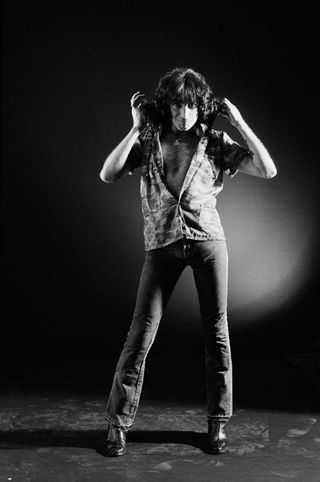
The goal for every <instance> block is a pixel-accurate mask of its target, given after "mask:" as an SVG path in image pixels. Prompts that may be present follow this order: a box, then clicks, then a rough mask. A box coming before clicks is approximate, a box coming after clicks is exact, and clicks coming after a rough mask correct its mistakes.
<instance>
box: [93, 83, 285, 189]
mask: <svg viewBox="0 0 320 482" xmlns="http://www.w3.org/2000/svg"><path fill="white" fill-rule="evenodd" d="M144 102H146V98H145V96H144V94H141V93H140V92H136V93H135V94H133V96H132V97H131V102H130V104H131V114H132V119H133V126H132V128H131V130H130V131H129V132H128V134H127V135H126V136H125V137H124V138H123V139H122V141H121V142H120V143H119V144H118V145H117V146H116V147H115V149H113V151H112V152H111V153H110V154H109V156H108V157H107V159H106V161H105V163H104V165H103V167H102V170H101V172H100V177H101V179H102V180H103V181H104V182H114V181H116V180H117V179H119V178H120V177H121V176H123V174H125V173H126V172H128V170H129V165H128V163H127V162H126V161H127V159H128V156H129V153H130V151H131V148H132V147H133V145H134V144H135V143H137V144H139V140H138V137H139V134H140V132H141V131H142V130H143V128H144V126H145V125H146V118H145V116H144V113H143V111H142V110H141V109H140V107H141V105H142V104H143V103H144ZM223 103H224V106H225V111H226V116H227V117H228V119H229V121H230V124H231V125H233V126H234V127H236V128H237V130H238V131H239V133H240V134H241V136H242V137H243V139H244V140H245V141H246V143H247V145H248V147H249V149H250V150H251V151H252V153H253V157H252V158H251V157H247V158H244V160H243V161H242V163H241V164H240V166H239V171H240V172H243V173H245V174H249V175H251V176H257V177H262V178H265V179H270V178H272V177H274V176H275V175H276V174H277V169H276V167H275V165H274V163H273V161H272V159H271V157H270V155H269V153H268V151H267V149H266V148H265V147H264V145H263V143H262V142H261V141H260V139H259V138H258V137H257V136H256V135H255V133H254V132H253V131H252V130H251V128H250V127H249V126H248V124H247V123H246V122H245V120H244V119H243V117H242V115H241V114H240V112H239V110H238V109H237V107H236V106H235V105H233V104H232V103H231V102H230V101H229V100H228V99H223ZM170 111H171V126H169V129H168V131H167V132H166V133H165V135H164V136H163V137H162V139H161V144H162V151H163V161H164V168H165V173H166V182H167V186H168V189H169V190H170V191H171V192H172V194H173V195H174V196H175V197H177V198H178V197H179V194H180V191H181V187H182V185H183V181H184V178H185V175H186V173H187V171H188V168H189V166H190V162H191V159H192V156H193V154H194V151H195V149H196V146H197V143H198V141H199V137H197V135H196V134H195V132H194V129H193V127H194V126H195V124H196V122H197V119H198V109H197V107H196V106H188V105H186V104H171V105H170ZM175 138H178V139H181V140H180V141H179V145H176V144H175ZM182 138H183V139H182Z"/></svg>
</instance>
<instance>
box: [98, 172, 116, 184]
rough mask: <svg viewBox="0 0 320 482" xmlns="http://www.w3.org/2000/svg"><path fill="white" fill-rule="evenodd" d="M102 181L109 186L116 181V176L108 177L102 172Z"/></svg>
mask: <svg viewBox="0 0 320 482" xmlns="http://www.w3.org/2000/svg"><path fill="white" fill-rule="evenodd" d="M100 179H101V181H103V182H105V183H107V184H110V183H112V182H115V181H116V176H106V174H105V173H104V172H103V171H101V172H100Z"/></svg>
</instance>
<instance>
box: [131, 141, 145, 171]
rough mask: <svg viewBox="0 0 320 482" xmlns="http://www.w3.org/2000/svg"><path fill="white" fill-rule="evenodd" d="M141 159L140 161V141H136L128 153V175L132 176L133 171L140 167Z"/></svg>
mask: <svg viewBox="0 0 320 482" xmlns="http://www.w3.org/2000/svg"><path fill="white" fill-rule="evenodd" d="M141 159H142V146H141V141H140V140H137V141H136V142H135V143H134V144H133V146H132V148H131V151H130V152H129V156H128V160H127V162H128V165H129V171H128V174H130V175H131V176H132V174H134V171H135V170H136V169H137V168H138V167H140V166H141Z"/></svg>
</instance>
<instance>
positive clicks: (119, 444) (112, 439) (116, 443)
mask: <svg viewBox="0 0 320 482" xmlns="http://www.w3.org/2000/svg"><path fill="white" fill-rule="evenodd" d="M126 435H127V434H126V432H125V431H124V430H122V429H121V428H119V427H115V426H114V425H112V424H111V423H110V424H109V428H108V437H107V447H106V452H107V455H108V456H109V457H119V456H120V455H124V454H125V453H126Z"/></svg>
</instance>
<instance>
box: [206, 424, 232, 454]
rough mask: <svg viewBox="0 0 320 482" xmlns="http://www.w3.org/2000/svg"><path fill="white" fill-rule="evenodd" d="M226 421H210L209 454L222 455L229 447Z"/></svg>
mask: <svg viewBox="0 0 320 482" xmlns="http://www.w3.org/2000/svg"><path fill="white" fill-rule="evenodd" d="M226 424H227V422H226V421H221V420H209V421H208V452H209V453H210V454H222V453H223V452H224V451H225V450H226V448H227V445H228V438H227V432H226Z"/></svg>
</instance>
